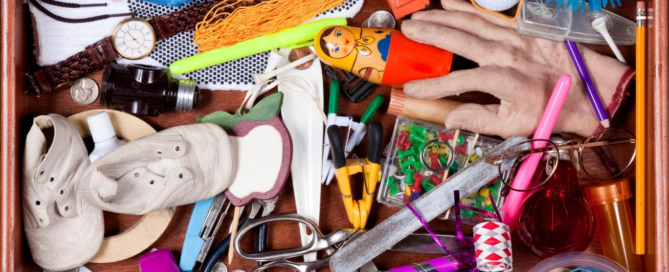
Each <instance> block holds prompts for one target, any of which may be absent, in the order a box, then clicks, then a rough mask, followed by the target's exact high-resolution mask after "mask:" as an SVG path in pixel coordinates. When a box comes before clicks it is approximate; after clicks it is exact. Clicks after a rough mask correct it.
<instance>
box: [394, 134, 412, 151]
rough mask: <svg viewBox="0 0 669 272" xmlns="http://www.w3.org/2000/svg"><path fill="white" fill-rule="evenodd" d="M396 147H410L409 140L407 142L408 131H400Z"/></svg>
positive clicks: (404, 148) (401, 148)
mask: <svg viewBox="0 0 669 272" xmlns="http://www.w3.org/2000/svg"><path fill="white" fill-rule="evenodd" d="M397 147H398V148H399V149H400V150H408V149H409V148H411V142H409V133H406V132H402V133H400V138H399V140H398V141H397Z"/></svg>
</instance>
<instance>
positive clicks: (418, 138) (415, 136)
mask: <svg viewBox="0 0 669 272" xmlns="http://www.w3.org/2000/svg"><path fill="white" fill-rule="evenodd" d="M409 141H412V142H417V143H419V144H421V145H423V144H425V141H426V139H425V137H423V136H420V135H418V134H416V133H415V132H412V133H411V135H409Z"/></svg>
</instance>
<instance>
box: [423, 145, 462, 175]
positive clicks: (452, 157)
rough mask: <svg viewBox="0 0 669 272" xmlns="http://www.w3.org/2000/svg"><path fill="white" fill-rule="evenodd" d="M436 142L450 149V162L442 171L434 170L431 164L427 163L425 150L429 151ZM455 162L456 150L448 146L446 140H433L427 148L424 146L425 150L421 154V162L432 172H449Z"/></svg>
mask: <svg viewBox="0 0 669 272" xmlns="http://www.w3.org/2000/svg"><path fill="white" fill-rule="evenodd" d="M454 141H455V139H454ZM435 142H440V143H443V144H445V145H446V147H448V151H449V152H450V156H449V162H448V163H447V164H446V166H444V167H442V168H440V169H434V168H432V167H430V165H429V164H427V163H425V150H426V149H427V147H428V146H430V145H431V144H433V143H435ZM454 161H455V150H453V148H452V147H451V145H450V144H448V141H444V140H441V139H432V140H430V141H428V142H427V143H426V144H425V146H423V149H422V150H421V152H420V162H421V163H422V164H423V165H424V166H425V167H426V168H427V169H430V170H432V171H435V172H441V171H445V170H447V169H448V168H450V167H451V165H452V164H453V162H454Z"/></svg>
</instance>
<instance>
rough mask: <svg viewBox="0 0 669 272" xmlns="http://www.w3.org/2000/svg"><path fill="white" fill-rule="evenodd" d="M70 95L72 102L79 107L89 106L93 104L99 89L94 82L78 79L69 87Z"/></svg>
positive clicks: (88, 79) (87, 79)
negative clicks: (79, 105)
mask: <svg viewBox="0 0 669 272" xmlns="http://www.w3.org/2000/svg"><path fill="white" fill-rule="evenodd" d="M70 95H72V100H74V102H77V103H78V104H81V105H89V104H92V103H93V102H95V100H96V99H98V95H100V89H99V88H98V84H97V83H96V82H95V80H92V79H90V78H87V77H84V78H80V79H78V80H77V81H75V82H74V83H72V87H70Z"/></svg>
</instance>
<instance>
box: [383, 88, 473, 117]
mask: <svg viewBox="0 0 669 272" xmlns="http://www.w3.org/2000/svg"><path fill="white" fill-rule="evenodd" d="M460 105H462V103H461V102H457V101H453V100H448V99H444V98H442V99H435V100H421V99H415V98H411V97H407V96H406V95H405V94H404V91H402V89H396V88H393V89H392V91H391V92H390V105H389V106H388V113H389V114H392V115H396V116H406V117H410V118H414V119H418V120H423V121H426V122H431V123H435V124H439V125H443V124H444V120H446V116H448V114H449V113H450V112H451V111H452V110H453V109H454V108H455V107H457V106H460Z"/></svg>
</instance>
